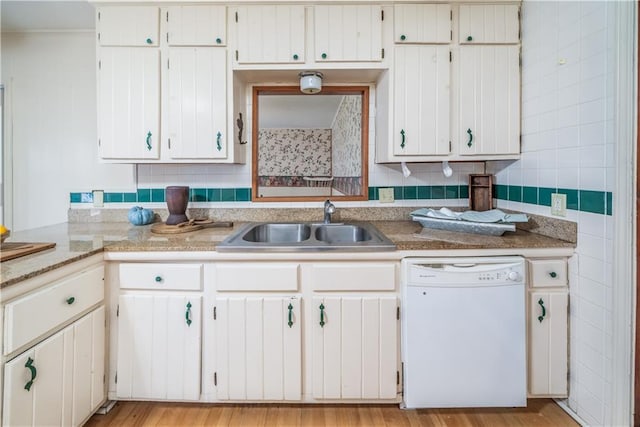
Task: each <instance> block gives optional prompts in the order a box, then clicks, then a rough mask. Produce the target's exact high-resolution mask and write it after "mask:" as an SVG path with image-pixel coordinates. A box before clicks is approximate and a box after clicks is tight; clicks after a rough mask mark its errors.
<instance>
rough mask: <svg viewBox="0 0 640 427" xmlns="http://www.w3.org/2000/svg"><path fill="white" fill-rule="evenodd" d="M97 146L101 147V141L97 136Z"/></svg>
mask: <svg viewBox="0 0 640 427" xmlns="http://www.w3.org/2000/svg"><path fill="white" fill-rule="evenodd" d="M98 147H102V141H100V138H98Z"/></svg>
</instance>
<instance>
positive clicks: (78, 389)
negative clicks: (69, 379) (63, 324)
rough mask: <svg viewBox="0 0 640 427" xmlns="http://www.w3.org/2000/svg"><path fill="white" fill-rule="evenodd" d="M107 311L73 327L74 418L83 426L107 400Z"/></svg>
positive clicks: (89, 316)
mask: <svg viewBox="0 0 640 427" xmlns="http://www.w3.org/2000/svg"><path fill="white" fill-rule="evenodd" d="M104 313H105V309H104V306H102V307H100V308H98V309H96V310H94V311H93V312H91V313H90V314H88V315H86V316H85V317H83V318H82V319H80V320H78V321H77V322H75V323H74V324H73V416H72V424H73V425H74V426H76V425H80V423H82V422H84V421H85V420H86V419H87V417H89V415H91V413H92V412H93V411H94V410H95V409H96V408H97V407H98V406H99V405H100V404H101V403H102V401H103V400H104V398H105V381H104V374H105V371H104V367H105V314H104Z"/></svg>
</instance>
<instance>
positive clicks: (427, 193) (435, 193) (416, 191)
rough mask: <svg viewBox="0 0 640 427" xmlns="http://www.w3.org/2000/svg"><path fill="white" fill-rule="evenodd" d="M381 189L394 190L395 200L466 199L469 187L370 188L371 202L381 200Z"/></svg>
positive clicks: (412, 186) (408, 186) (414, 186)
mask: <svg viewBox="0 0 640 427" xmlns="http://www.w3.org/2000/svg"><path fill="white" fill-rule="evenodd" d="M381 188H393V198H394V199H395V200H429V199H466V198H468V197H469V186H468V185H407V186H398V187H389V186H384V187H369V200H379V197H378V195H379V190H380V189H381Z"/></svg>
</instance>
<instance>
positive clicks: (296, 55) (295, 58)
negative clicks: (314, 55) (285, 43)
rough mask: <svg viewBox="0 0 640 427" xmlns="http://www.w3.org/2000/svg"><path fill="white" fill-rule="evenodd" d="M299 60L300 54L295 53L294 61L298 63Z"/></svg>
mask: <svg viewBox="0 0 640 427" xmlns="http://www.w3.org/2000/svg"><path fill="white" fill-rule="evenodd" d="M298 58H299V56H298V54H297V53H294V54H293V59H294V60H296V61H297V60H298Z"/></svg>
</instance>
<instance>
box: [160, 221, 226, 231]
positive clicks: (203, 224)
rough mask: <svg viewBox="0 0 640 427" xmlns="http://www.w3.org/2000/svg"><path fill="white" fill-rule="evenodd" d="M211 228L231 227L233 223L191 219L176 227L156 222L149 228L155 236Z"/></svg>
mask: <svg viewBox="0 0 640 427" xmlns="http://www.w3.org/2000/svg"><path fill="white" fill-rule="evenodd" d="M212 227H233V222H214V221H213V220H211V219H195V220H193V219H192V220H190V221H188V222H183V223H181V224H177V225H167V224H165V223H164V222H157V223H155V224H153V225H152V226H151V232H152V233H155V234H180V233H188V232H190V231H196V230H201V229H203V228H212Z"/></svg>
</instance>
